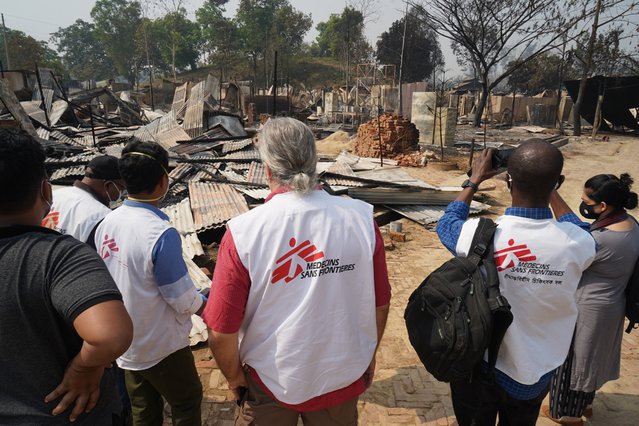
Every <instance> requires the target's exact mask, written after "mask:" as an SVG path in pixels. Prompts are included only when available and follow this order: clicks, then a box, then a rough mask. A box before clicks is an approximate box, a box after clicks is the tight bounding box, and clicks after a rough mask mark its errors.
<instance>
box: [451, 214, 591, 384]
mask: <svg viewBox="0 0 639 426" xmlns="http://www.w3.org/2000/svg"><path fill="white" fill-rule="evenodd" d="M477 223H478V219H473V220H469V221H467V222H466V223H465V224H464V226H463V228H462V232H461V236H460V238H459V241H458V243H457V254H458V255H461V256H466V255H467V253H468V250H469V248H470V245H471V242H472V239H473V235H474V233H475V230H476V229H477ZM497 223H498V224H499V226H498V228H497V230H496V232H495V263H496V264H497V270H498V273H499V288H500V290H501V293H502V294H503V295H504V296H505V297H506V298H507V299H508V302H509V303H510V305H511V307H512V313H513V316H514V320H513V323H512V324H511V325H510V327H509V328H508V331H507V332H506V335H505V336H504V340H503V342H502V344H501V347H500V349H499V357H498V358H497V365H496V367H497V369H499V370H500V371H502V372H503V373H506V374H507V375H508V376H509V377H510V378H512V379H514V380H516V381H517V382H519V383H522V384H525V385H532V384H535V383H537V382H538V381H539V379H540V378H541V377H542V376H543V375H544V374H546V373H548V372H550V371H552V370H554V369H555V368H557V367H559V366H560V365H561V364H563V362H564V361H565V360H566V356H567V355H568V349H569V348H570V342H571V340H572V335H573V332H574V330H575V321H576V320H577V303H576V299H575V291H576V289H577V284H579V280H580V278H581V273H582V272H583V270H584V269H586V268H587V267H588V266H589V265H590V263H591V262H592V260H593V259H594V256H595V240H594V239H593V238H592V237H591V236H590V235H589V234H588V233H587V232H585V231H584V230H582V229H580V228H579V227H578V226H576V225H574V224H572V223H559V222H556V221H555V220H553V219H548V220H536V219H526V218H522V217H517V216H501V217H500V218H499V219H498V220H497Z"/></svg>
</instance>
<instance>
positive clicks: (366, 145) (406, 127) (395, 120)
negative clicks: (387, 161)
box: [353, 113, 419, 158]
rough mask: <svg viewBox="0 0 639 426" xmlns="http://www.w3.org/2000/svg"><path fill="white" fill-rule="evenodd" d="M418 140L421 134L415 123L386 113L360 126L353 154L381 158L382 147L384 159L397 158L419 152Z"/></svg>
mask: <svg viewBox="0 0 639 426" xmlns="http://www.w3.org/2000/svg"><path fill="white" fill-rule="evenodd" d="M380 139H381V142H380ZM418 140H419V132H418V131H417V128H416V127H415V125H414V124H413V123H411V122H410V121H409V120H407V119H405V118H403V117H400V116H398V115H396V114H389V113H385V114H383V115H381V116H379V117H377V118H374V119H372V120H371V121H369V122H368V123H364V124H362V125H360V126H359V129H358V131H357V140H356V141H355V144H354V146H353V153H355V154H356V155H360V156H362V157H373V158H375V157H379V156H380V146H381V155H382V156H383V157H384V158H395V157H396V156H397V155H399V154H405V153H408V152H414V151H417V150H418V149H419V147H418V144H417V143H418Z"/></svg>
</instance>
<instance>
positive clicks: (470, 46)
mask: <svg viewBox="0 0 639 426" xmlns="http://www.w3.org/2000/svg"><path fill="white" fill-rule="evenodd" d="M605 1H608V2H609V3H611V4H612V3H623V2H627V0H605ZM411 3H412V4H413V5H414V6H416V7H417V8H418V9H417V10H418V16H417V18H419V19H422V20H424V21H425V22H429V23H430V25H431V26H432V27H433V29H434V30H435V32H437V34H439V35H440V36H442V37H444V38H446V39H448V40H450V41H451V44H452V45H453V46H454V47H455V46H456V47H457V50H458V51H460V52H463V54H464V55H465V56H466V58H467V60H468V62H469V63H470V65H471V66H472V67H473V69H474V70H475V71H476V73H477V77H478V78H479V79H480V81H481V84H482V93H481V97H480V99H479V103H478V107H477V111H476V115H475V118H474V124H475V126H477V127H479V125H480V122H481V117H482V114H483V111H484V108H485V106H486V102H487V99H488V95H489V93H490V91H491V90H492V89H493V88H494V87H496V86H497V85H498V84H499V83H500V82H502V81H503V80H504V79H505V78H507V77H508V76H509V75H510V74H512V73H513V72H514V71H515V70H517V69H518V68H519V67H521V66H522V65H524V64H525V63H526V62H527V61H529V60H532V59H534V58H535V57H537V56H538V55H540V54H542V53H544V52H548V51H550V50H552V49H555V48H559V47H560V46H561V45H562V44H563V43H564V39H567V40H568V42H571V41H572V40H573V39H574V38H575V37H576V35H577V34H579V33H580V32H581V31H582V30H583V28H584V25H587V23H586V22H587V21H588V19H587V18H589V17H590V16H592V14H593V12H594V10H593V8H592V7H589V4H588V3H589V2H588V1H584V0H567V1H565V2H557V1H556V0H428V1H414V2H413V1H411ZM507 61H510V64H511V65H510V66H506V67H504V68H500V66H501V64H503V63H506V62H507ZM491 76H492V78H491Z"/></svg>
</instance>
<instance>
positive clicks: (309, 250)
mask: <svg viewBox="0 0 639 426" xmlns="http://www.w3.org/2000/svg"><path fill="white" fill-rule="evenodd" d="M288 244H289V245H290V246H291V247H293V249H292V250H290V251H289V252H288V253H286V254H285V255H284V256H282V257H280V258H279V259H277V263H276V266H277V269H275V271H274V272H273V276H272V277H271V284H275V283H277V282H279V281H281V280H284V281H285V282H287V283H289V282H291V281H293V280H294V279H295V278H297V277H298V276H299V275H300V274H301V273H302V271H303V270H304V268H303V267H302V265H300V264H299V263H297V262H298V261H299V259H301V260H303V261H304V262H306V263H309V262H314V261H316V260H320V259H323V258H324V252H323V251H321V250H318V249H317V247H315V245H314V244H311V242H310V241H309V240H306V241H304V242H303V243H301V244H299V245H298V246H297V247H296V244H297V241H296V240H295V238H291V239H290V240H289V242H288ZM293 265H294V266H295V267H294V268H293ZM291 273H292V275H291Z"/></svg>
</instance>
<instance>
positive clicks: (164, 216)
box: [123, 199, 169, 221]
mask: <svg viewBox="0 0 639 426" xmlns="http://www.w3.org/2000/svg"><path fill="white" fill-rule="evenodd" d="M123 204H124V205H125V206H129V207H137V208H141V209H147V210H149V211H150V212H152V213H154V214H155V215H156V216H158V217H159V218H160V219H163V220H167V221H168V220H169V217H168V216H167V214H166V213H164V212H163V211H162V210H160V209H158V208H157V207H155V206H152V205H151V204H148V203H141V202H139V201H132V200H129V199H127V200H124V203H123Z"/></svg>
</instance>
